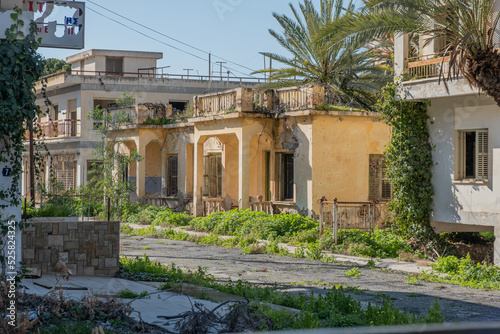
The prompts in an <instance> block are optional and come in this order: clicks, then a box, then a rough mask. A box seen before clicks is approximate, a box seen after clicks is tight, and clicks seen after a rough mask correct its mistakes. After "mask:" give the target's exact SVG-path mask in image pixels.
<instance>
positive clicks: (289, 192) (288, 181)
mask: <svg viewBox="0 0 500 334" xmlns="http://www.w3.org/2000/svg"><path fill="white" fill-rule="evenodd" d="M278 162H279V183H278V185H279V194H280V200H281V201H293V199H294V189H293V188H294V187H293V186H294V182H293V153H279V154H278Z"/></svg>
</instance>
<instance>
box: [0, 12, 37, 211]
mask: <svg viewBox="0 0 500 334" xmlns="http://www.w3.org/2000/svg"><path fill="white" fill-rule="evenodd" d="M21 13H22V11H21V10H20V9H18V8H16V10H15V13H13V14H11V18H12V20H13V23H12V26H11V27H10V28H9V29H7V30H6V32H5V35H6V38H5V39H2V40H0V138H3V139H4V140H6V142H7V143H8V145H7V150H5V151H4V152H3V153H2V154H1V156H0V161H2V162H5V163H6V164H7V165H8V166H9V167H10V168H12V184H11V186H10V187H8V188H7V189H0V200H2V201H1V203H2V204H1V205H0V210H2V209H4V208H6V207H8V206H12V205H19V203H20V200H21V198H20V195H21V192H20V189H19V186H18V185H19V180H20V177H21V175H22V152H23V140H24V133H25V124H31V121H32V120H36V118H37V116H38V115H40V113H41V110H40V108H39V107H38V106H37V105H36V103H35V102H36V94H35V86H34V85H35V82H36V81H37V80H38V79H39V78H40V76H41V74H42V70H43V64H42V57H41V55H39V54H38V53H37V51H36V50H37V48H38V46H39V41H38V40H37V39H36V24H35V23H31V25H30V30H29V34H28V35H27V36H24V34H23V33H22V32H21V31H19V30H20V28H21V27H22V26H24V22H23V21H22V20H21V19H20V17H21ZM28 121H29V122H28Z"/></svg>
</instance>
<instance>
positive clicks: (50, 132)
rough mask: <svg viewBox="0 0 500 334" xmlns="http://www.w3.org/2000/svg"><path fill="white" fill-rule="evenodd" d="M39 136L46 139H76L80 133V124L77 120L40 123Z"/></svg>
mask: <svg viewBox="0 0 500 334" xmlns="http://www.w3.org/2000/svg"><path fill="white" fill-rule="evenodd" d="M39 127H40V128H41V130H42V131H41V136H44V137H46V138H57V137H76V136H79V135H80V132H81V127H82V125H81V122H80V120H79V119H67V120H58V121H52V122H44V123H40V124H39Z"/></svg>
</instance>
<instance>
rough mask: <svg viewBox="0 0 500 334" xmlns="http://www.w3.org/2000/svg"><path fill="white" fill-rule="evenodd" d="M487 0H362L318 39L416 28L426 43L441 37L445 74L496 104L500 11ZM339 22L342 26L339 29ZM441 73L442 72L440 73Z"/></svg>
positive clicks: (352, 38)
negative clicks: (360, 6) (496, 37)
mask: <svg viewBox="0 0 500 334" xmlns="http://www.w3.org/2000/svg"><path fill="white" fill-rule="evenodd" d="M495 3H496V1H491V0H366V1H365V6H366V7H365V9H364V10H363V11H361V12H350V13H349V15H347V16H345V17H343V18H342V20H339V21H337V22H330V23H328V24H326V25H325V27H324V28H323V29H322V31H321V32H320V33H319V34H318V35H317V36H316V42H317V43H321V44H323V43H330V44H331V45H333V46H335V45H338V44H340V45H343V44H344V43H346V42H349V43H355V44H356V43H360V42H363V41H365V42H366V41H369V40H373V39H377V38H380V37H381V36H383V35H384V34H392V35H394V34H408V33H417V34H420V35H422V36H426V43H427V42H430V41H437V40H438V39H440V40H441V41H444V48H443V49H442V51H441V55H445V54H449V56H450V61H449V62H448V71H447V73H448V74H447V76H446V78H445V79H446V80H449V79H453V78H457V77H459V76H463V77H464V78H465V79H466V80H467V81H468V82H469V83H470V84H471V85H473V86H476V87H478V88H480V89H482V90H483V91H485V92H486V93H487V94H488V95H490V96H491V97H492V98H493V99H494V100H495V102H496V103H497V104H498V105H499V106H500V66H498V64H500V54H499V53H498V51H497V50H496V49H495V47H496V45H495V41H494V35H495V30H496V29H497V28H498V23H499V18H500V12H496V11H495V9H494V6H495ZM339 28H342V31H341V33H340V34H339V33H338V32H339ZM440 75H441V76H444V75H443V72H441V74H440Z"/></svg>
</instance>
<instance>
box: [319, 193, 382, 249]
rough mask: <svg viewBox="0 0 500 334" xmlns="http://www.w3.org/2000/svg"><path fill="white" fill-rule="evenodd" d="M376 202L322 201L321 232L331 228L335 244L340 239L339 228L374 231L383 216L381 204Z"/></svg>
mask: <svg viewBox="0 0 500 334" xmlns="http://www.w3.org/2000/svg"><path fill="white" fill-rule="evenodd" d="M381 205H382V206H384V207H385V205H384V204H377V203H375V202H339V201H337V199H334V200H333V201H327V200H324V199H322V200H321V202H320V214H319V233H320V235H322V234H323V231H324V229H325V228H326V229H331V230H332V232H333V237H334V240H335V244H337V241H338V230H340V229H344V230H351V229H357V230H362V231H369V232H373V229H374V228H375V226H376V225H377V223H378V222H379V220H380V217H381V216H382V214H381V210H380V206H381Z"/></svg>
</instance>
